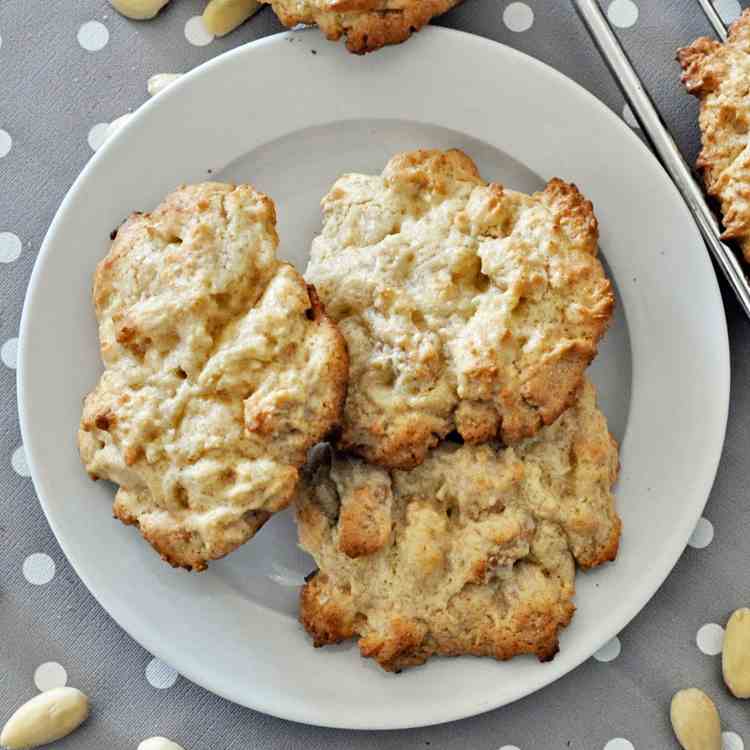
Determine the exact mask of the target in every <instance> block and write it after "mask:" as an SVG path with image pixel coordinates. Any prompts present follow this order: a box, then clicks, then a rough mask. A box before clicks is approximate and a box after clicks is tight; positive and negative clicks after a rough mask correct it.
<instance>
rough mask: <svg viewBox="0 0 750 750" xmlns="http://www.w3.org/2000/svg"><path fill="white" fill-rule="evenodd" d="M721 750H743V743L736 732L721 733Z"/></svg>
mask: <svg viewBox="0 0 750 750" xmlns="http://www.w3.org/2000/svg"><path fill="white" fill-rule="evenodd" d="M721 750H745V743H744V742H743V741H742V737H740V736H739V734H737V732H722V733H721Z"/></svg>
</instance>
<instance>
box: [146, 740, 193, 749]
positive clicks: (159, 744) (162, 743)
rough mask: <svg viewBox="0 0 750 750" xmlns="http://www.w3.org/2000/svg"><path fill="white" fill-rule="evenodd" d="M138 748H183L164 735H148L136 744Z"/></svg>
mask: <svg viewBox="0 0 750 750" xmlns="http://www.w3.org/2000/svg"><path fill="white" fill-rule="evenodd" d="M138 750H184V749H183V748H182V747H181V746H180V745H178V744H177V743H176V742H172V740H168V739H167V738H166V737H149V738H148V739H147V740H143V742H141V744H140V745H138Z"/></svg>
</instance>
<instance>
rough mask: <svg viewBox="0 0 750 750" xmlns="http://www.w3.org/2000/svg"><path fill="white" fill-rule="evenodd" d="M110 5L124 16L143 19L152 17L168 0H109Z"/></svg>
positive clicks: (138, 19)
mask: <svg viewBox="0 0 750 750" xmlns="http://www.w3.org/2000/svg"><path fill="white" fill-rule="evenodd" d="M109 2H110V4H111V5H112V7H113V8H114V9H115V10H116V11H117V12H118V13H120V14H121V15H123V16H125V17H126V18H132V19H134V20H136V21H145V20H147V19H149V18H153V17H154V16H156V14H157V13H158V12H159V11H160V10H161V9H162V8H163V7H164V6H165V5H166V4H167V3H168V2H169V0H109Z"/></svg>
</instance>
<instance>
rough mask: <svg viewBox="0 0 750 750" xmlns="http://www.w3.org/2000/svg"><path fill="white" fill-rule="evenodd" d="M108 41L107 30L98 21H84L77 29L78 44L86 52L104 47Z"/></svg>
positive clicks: (96, 50)
mask: <svg viewBox="0 0 750 750" xmlns="http://www.w3.org/2000/svg"><path fill="white" fill-rule="evenodd" d="M108 41H109V30H108V29H107V27H106V26H105V25H104V24H103V23H99V21H86V23H85V24H83V26H81V28H80V29H78V44H80V45H81V47H83V48H84V49H85V50H87V51H88V52H98V51H99V50H100V49H104V48H105V47H106V46H107V42H108Z"/></svg>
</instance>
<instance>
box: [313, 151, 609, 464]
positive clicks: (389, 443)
mask: <svg viewBox="0 0 750 750" xmlns="http://www.w3.org/2000/svg"><path fill="white" fill-rule="evenodd" d="M597 236H598V235H597V222H596V218H595V217H594V213H593V209H592V206H591V203H589V201H587V200H585V199H584V198H583V196H582V195H581V194H580V193H579V192H578V190H577V188H576V187H575V186H574V185H569V184H567V183H565V182H562V181H561V180H557V179H553V180H551V181H550V182H549V183H548V185H547V186H546V188H545V189H544V190H543V191H542V192H539V193H535V194H534V195H524V194H522V193H517V192H514V191H512V190H507V189H505V188H503V187H502V186H500V185H496V184H493V183H489V184H488V183H486V182H484V180H482V179H481V177H480V176H479V173H478V171H477V168H476V166H475V165H474V163H473V162H472V161H471V159H469V157H468V156H466V155H465V154H463V153H462V152H460V151H446V152H442V151H415V152H413V153H406V154H401V155H399V156H395V157H394V158H392V159H391V160H390V162H389V163H388V165H387V166H386V168H385V171H384V172H383V174H382V175H380V176H376V177H373V176H369V175H361V174H347V175H344V176H343V177H341V178H339V179H338V180H337V181H336V183H335V184H334V186H333V187H332V188H331V190H330V192H329V193H328V195H326V196H325V198H324V199H323V231H322V233H321V234H320V236H318V237H317V238H316V239H315V240H314V241H313V245H312V251H311V257H310V262H309V265H308V267H307V272H306V277H307V279H308V280H309V281H311V282H312V283H314V284H315V286H316V288H317V289H318V292H319V294H320V296H321V299H322V300H323V303H324V304H325V306H326V310H327V311H328V314H329V315H330V316H331V317H332V318H333V319H334V320H336V321H337V322H338V323H339V326H340V328H341V331H342V333H343V334H344V336H345V338H346V340H347V343H348V345H349V356H350V358H351V373H350V380H349V388H348V393H347V401H346V405H345V409H344V420H343V430H342V434H341V439H340V441H339V447H341V448H342V449H344V450H347V451H351V452H353V453H357V454H358V455H360V456H362V457H364V458H366V459H367V460H368V461H370V462H373V463H377V464H379V465H382V466H386V467H391V468H393V467H396V468H411V467H413V466H416V465H417V464H419V463H420V462H421V461H423V460H424V458H425V455H426V453H427V451H428V449H429V448H431V447H432V446H434V445H436V444H437V442H438V440H439V439H441V438H442V437H444V436H445V435H447V434H448V433H449V432H451V431H452V430H457V431H458V432H459V433H460V434H461V436H462V437H463V439H464V440H465V441H466V442H469V443H483V442H487V441H489V440H493V439H495V438H500V439H502V440H503V441H505V442H507V443H514V442H517V441H519V440H522V439H524V438H526V437H529V436H530V435H533V434H534V433H535V432H537V431H538V430H539V429H540V428H541V427H542V426H543V425H546V424H550V423H552V422H554V420H555V419H557V417H558V416H559V415H560V414H561V413H562V412H564V411H565V409H567V408H568V407H569V406H570V405H571V404H573V403H574V402H575V400H576V399H577V397H578V391H579V388H580V386H581V382H582V379H583V377H584V371H585V369H586V367H587V366H588V364H589V363H590V362H591V360H592V359H593V358H594V356H595V355H596V351H597V345H598V342H599V339H600V338H601V336H602V335H603V333H604V331H605V330H606V328H607V324H608V322H609V319H610V317H611V314H612V310H613V306H614V296H613V293H612V288H611V285H610V283H609V281H608V280H607V278H606V276H605V274H604V271H603V269H602V265H601V263H600V262H599V260H598V259H597V257H596V255H597V245H596V243H597Z"/></svg>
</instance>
